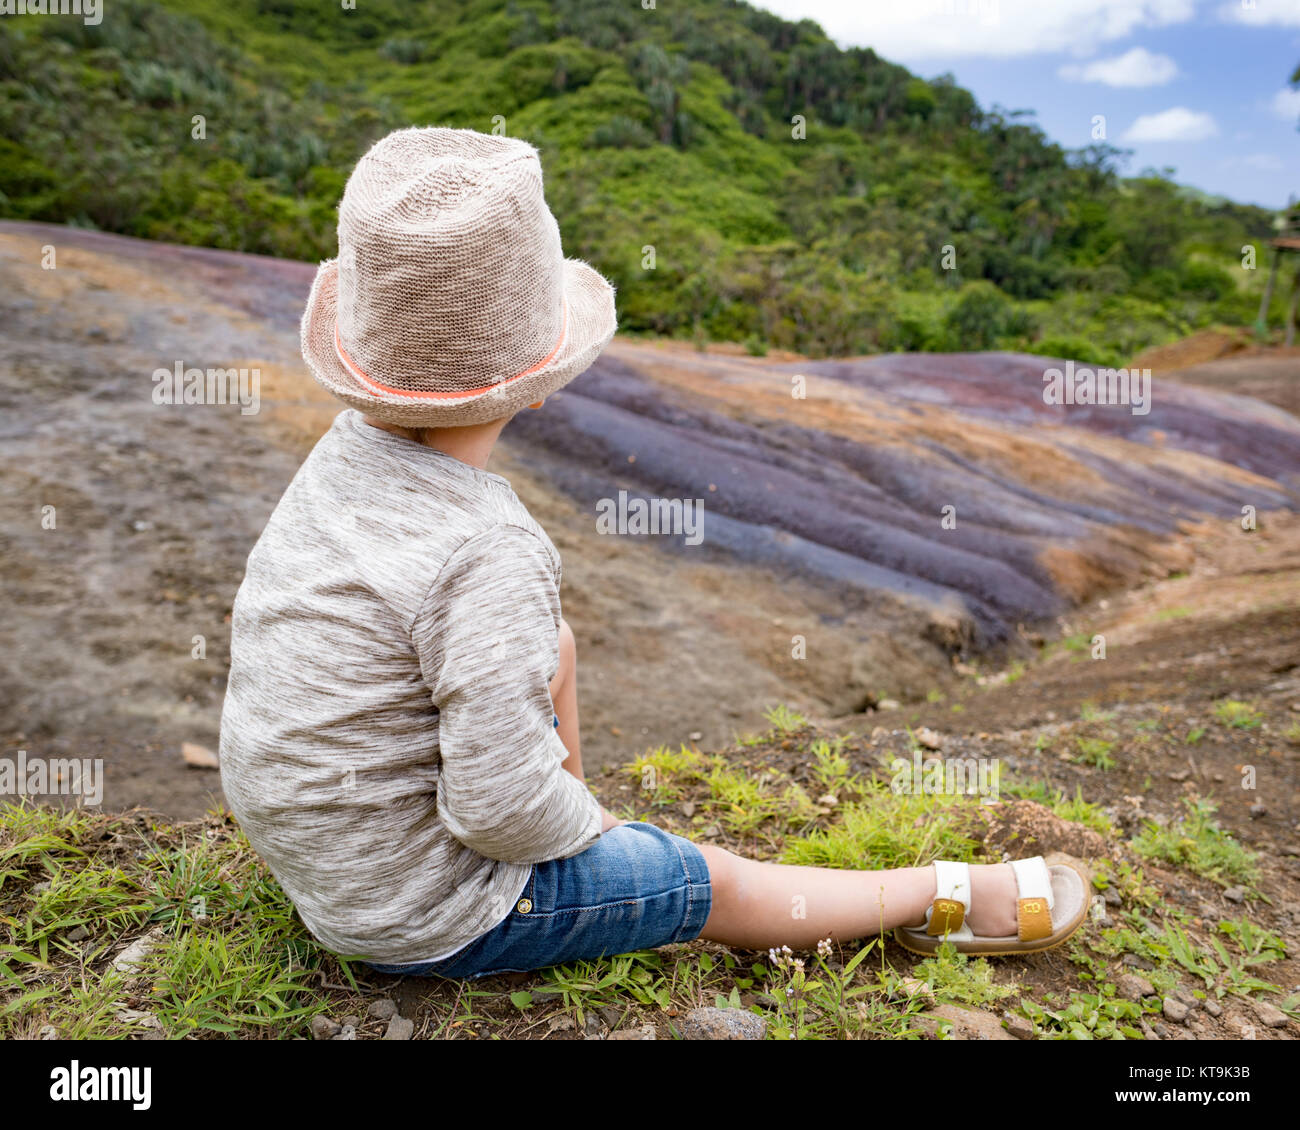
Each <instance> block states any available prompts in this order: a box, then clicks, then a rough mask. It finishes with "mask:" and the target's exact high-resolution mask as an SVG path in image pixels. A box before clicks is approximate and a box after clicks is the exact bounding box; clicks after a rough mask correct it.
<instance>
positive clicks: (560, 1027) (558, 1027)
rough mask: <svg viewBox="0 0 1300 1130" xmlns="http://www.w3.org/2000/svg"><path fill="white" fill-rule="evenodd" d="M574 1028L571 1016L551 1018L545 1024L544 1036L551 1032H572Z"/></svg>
mask: <svg viewBox="0 0 1300 1130" xmlns="http://www.w3.org/2000/svg"><path fill="white" fill-rule="evenodd" d="M575 1027H576V1025H575V1024H574V1023H573V1017H572V1016H552V1017H551V1018H550V1020H548V1021H547V1022H546V1034H547V1035H548V1036H549V1035H550V1034H551V1033H552V1032H572V1031H573V1029H574V1028H575Z"/></svg>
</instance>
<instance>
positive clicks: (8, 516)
mask: <svg viewBox="0 0 1300 1130" xmlns="http://www.w3.org/2000/svg"><path fill="white" fill-rule="evenodd" d="M47 246H53V247H55V248H56V250H57V253H58V266H57V269H55V270H44V269H42V265H41V260H42V255H43V249H44V248H45V247H47ZM312 272H313V268H312V267H311V265H308V264H298V263H286V262H282V261H278V260H270V259H262V258H258V257H254V256H241V255H234V254H229V253H222V252H213V251H206V250H204V249H195V248H179V247H169V246H167V245H160V244H148V243H143V242H141V241H134V240H129V239H125V238H122V237H114V236H107V235H102V234H100V233H93V232H77V231H73V230H71V229H63V228H50V227H46V226H43V225H30V224H0V277H3V278H4V280H5V286H4V288H3V289H2V290H0V436H3V439H4V444H3V448H2V449H0V519H2V525H0V599H2V600H3V601H4V603H5V605H6V608H7V610H8V611H7V613H6V615H5V617H4V618H3V620H0V745H2V746H3V750H2V751H0V752H3V754H4V755H5V756H13V755H14V754H15V753H16V751H18V750H26V751H27V753H28V754H29V755H45V756H51V757H73V756H75V757H90V758H103V759H104V761H105V763H106V766H107V770H108V772H107V789H106V794H105V797H104V804H105V806H106V807H108V808H110V809H122V808H127V807H130V806H132V805H135V804H141V805H145V806H147V807H150V808H153V809H155V810H158V811H162V812H165V813H167V814H168V815H171V816H174V817H178V818H183V817H193V816H197V815H199V814H200V813H201V812H203V811H204V810H205V809H206V808H207V807H208V806H209V805H211V804H212V803H214V802H216V801H219V800H220V799H221V798H220V793H219V789H218V784H217V777H216V774H215V773H212V772H211V771H205V770H197V769H192V768H187V767H186V765H185V763H184V762H183V760H182V758H181V746H182V743H184V742H194V743H198V744H199V745H202V746H205V747H209V748H215V747H216V739H217V729H218V724H219V717H220V707H221V701H222V696H223V693H224V685H225V672H226V667H227V664H228V658H229V614H230V607H231V603H232V601H233V598H234V594H235V591H236V589H237V587H238V584H239V580H240V578H241V576H242V571H243V564H244V561H245V559H246V557H247V554H248V551H249V549H250V548H251V546H252V544H253V542H254V541H255V539H256V537H257V534H258V532H259V531H260V529H261V526H262V524H263V523H264V521H265V519H266V517H267V515H268V514H269V513H270V511H271V509H272V508H273V506H274V504H275V502H276V500H277V499H278V497H279V495H280V493H281V491H282V490H283V489H284V486H285V485H286V484H287V483H288V481H289V479H290V478H291V477H292V475H293V473H294V471H295V470H296V468H297V466H298V464H299V462H300V461H301V459H302V457H303V455H304V454H305V453H306V452H307V450H309V449H310V446H311V444H312V443H313V442H314V441H315V439H316V437H317V436H319V435H320V434H321V432H323V431H324V430H325V428H326V427H328V425H329V422H330V421H331V419H332V418H333V416H334V414H335V413H336V412H337V411H338V406H337V405H336V404H335V403H334V402H333V401H331V400H330V399H329V398H328V397H327V396H326V395H325V394H324V393H323V391H321V390H320V389H319V387H318V386H316V385H315V383H314V382H313V381H311V380H310V378H309V377H308V376H307V375H306V373H305V371H304V369H303V366H302V363H301V360H300V358H299V356H298V350H297V333H296V320H297V317H298V313H299V311H300V309H301V295H302V293H303V292H305V289H306V287H307V286H308V285H309V283H310V280H311V276H312ZM1249 360H1250V359H1249V358H1246V359H1245V361H1249ZM177 361H179V362H182V363H183V364H185V365H187V366H188V365H197V366H204V367H206V366H210V365H220V366H223V367H225V366H235V365H244V366H256V367H257V368H258V369H259V371H260V374H261V386H260V395H261V404H260V410H259V411H258V413H256V414H255V415H244V414H242V413H241V411H240V408H239V406H238V405H202V406H199V407H198V408H196V409H195V410H192V411H191V410H184V409H183V408H182V407H181V406H175V405H163V406H159V405H157V404H155V403H153V401H152V399H151V393H152V391H153V387H154V386H153V382H152V380H151V374H152V373H153V372H154V371H155V370H156V369H157V368H158V367H159V366H163V367H168V368H170V367H171V366H172V365H173V364H174V363H175V362H177ZM1035 365H1039V367H1041V365H1040V363H1039V362H1037V361H1034V360H1033V359H1026V358H1018V357H1014V356H1011V355H1006V356H1003V355H951V356H947V357H934V356H921V357H904V356H901V355H900V356H893V357H887V358H868V359H850V360H849V361H846V362H835V363H826V362H821V363H816V364H814V363H807V364H805V363H803V362H800V361H799V360H798V359H794V358H791V357H788V356H774V357H771V358H764V359H757V358H749V357H744V356H741V355H740V354H739V353H738V351H736V350H734V349H718V350H716V351H710V352H708V353H706V354H700V353H698V352H696V351H695V350H693V349H691V348H690V347H688V346H683V345H680V344H673V343H652V342H645V341H622V340H619V341H616V343H615V345H614V346H613V347H612V348H611V349H610V351H609V352H608V354H607V355H606V356H605V357H603V358H602V359H601V362H600V365H599V371H598V372H597V371H595V370H593V374H592V375H591V377H590V379H589V380H588V378H586V377H584V378H582V382H585V383H581V382H580V383H577V384H575V385H574V386H573V388H572V390H571V391H566V392H565V393H562V394H560V395H559V396H557V397H556V398H554V400H553V402H552V403H550V404H548V406H547V410H546V411H544V412H540V413H530V414H526V415H527V417H528V419H527V420H525V421H523V422H519V421H517V422H516V424H512V425H511V430H510V431H509V432H508V433H507V439H506V442H505V444H504V446H503V448H502V449H501V451H500V455H499V459H497V460H496V461H495V462H494V469H496V470H499V471H501V472H502V473H504V474H506V475H507V476H508V477H509V478H510V479H511V481H512V483H513V484H514V485H515V487H516V489H517V491H518V492H519V494H520V497H521V498H522V499H523V500H524V502H525V503H526V504H527V505H528V507H529V508H530V510H532V512H533V513H534V514H535V515H536V516H537V517H538V519H539V520H540V521H541V522H542V524H543V525H544V526H546V528H547V529H548V530H549V531H550V532H551V534H552V537H553V539H554V540H555V542H556V544H557V546H558V547H559V549H560V551H561V553H562V555H563V558H564V567H565V583H564V590H563V600H564V608H565V614H566V616H567V617H568V619H569V620H570V622H571V623H572V624H573V626H574V628H575V631H576V632H577V636H578V642H579V652H580V697H581V701H582V704H583V728H584V746H585V748H584V755H585V760H586V761H587V763H588V765H590V766H592V767H596V768H599V767H600V766H602V765H614V764H620V763H623V762H626V761H627V760H629V759H630V758H632V757H633V756H635V755H636V754H638V753H640V752H642V751H643V750H645V749H646V748H648V747H652V746H655V745H658V744H662V743H668V744H676V743H679V742H687V741H692V740H694V741H698V742H700V743H702V744H703V745H705V746H721V745H724V744H726V743H728V742H730V741H731V740H732V739H733V738H734V736H735V735H736V733H737V732H742V731H752V730H757V729H760V728H762V718H763V712H764V710H765V709H766V708H768V707H770V706H772V705H773V704H775V703H787V704H790V705H792V706H794V707H797V708H799V709H800V710H802V711H803V712H804V713H806V714H807V715H809V716H810V717H813V718H820V719H833V718H850V719H856V721H857V722H858V723H862V722H864V721H865V720H868V719H871V718H873V717H874V715H870V714H865V713H864V711H868V710H870V708H871V707H872V706H873V705H874V704H875V703H877V702H879V701H880V700H882V699H889V698H894V699H898V700H899V701H901V702H903V703H904V704H906V703H909V702H914V701H919V700H923V699H924V698H925V696H926V694H927V693H928V692H929V691H932V690H934V691H938V692H941V693H943V694H949V693H952V692H953V690H954V688H956V687H958V686H960V685H961V684H962V682H963V680H962V678H961V677H960V676H959V675H957V674H956V673H955V671H956V668H955V667H954V660H957V661H962V662H974V661H976V660H977V659H978V660H979V661H981V662H984V663H985V664H989V663H1006V662H1011V661H1012V660H1014V659H1015V658H1016V657H1021V658H1027V657H1029V656H1031V655H1032V654H1033V651H1034V645H1033V643H1032V642H1030V641H1031V639H1032V638H1033V637H1034V636H1035V635H1042V636H1046V637H1053V636H1055V635H1057V634H1059V633H1060V632H1061V631H1063V630H1064V627H1063V624H1064V622H1065V621H1071V620H1074V619H1077V617H1078V616H1079V615H1081V613H1079V612H1078V611H1077V608H1078V607H1079V605H1080V604H1083V605H1085V606H1087V605H1088V604H1089V602H1092V604H1093V605H1094V606H1095V601H1096V600H1097V599H1099V598H1100V596H1101V595H1102V594H1107V593H1109V594H1112V595H1113V594H1115V593H1118V592H1120V591H1122V590H1123V589H1124V588H1126V587H1130V586H1134V585H1144V584H1148V583H1149V582H1150V581H1151V580H1152V579H1154V578H1161V577H1169V576H1171V575H1175V574H1177V573H1178V572H1179V571H1182V570H1186V569H1188V568H1189V567H1190V565H1191V562H1192V561H1193V559H1194V556H1195V553H1196V552H1198V550H1197V545H1198V543H1197V541H1196V537H1195V535H1194V534H1189V533H1188V532H1187V531H1194V530H1195V529H1196V521H1195V520H1196V519H1197V518H1198V516H1204V515H1206V514H1214V515H1217V516H1218V517H1217V518H1216V519H1215V520H1216V521H1219V522H1220V524H1222V523H1223V522H1225V521H1228V516H1229V515H1232V514H1235V513H1236V512H1237V511H1238V510H1239V508H1240V505H1241V501H1242V500H1243V499H1248V500H1251V501H1252V502H1253V503H1255V504H1258V508H1259V510H1260V512H1261V514H1267V513H1270V512H1271V511H1272V510H1275V509H1276V508H1278V507H1287V506H1294V505H1296V503H1297V499H1300V495H1297V490H1298V489H1300V424H1297V422H1296V421H1295V420H1294V419H1293V418H1292V417H1290V416H1289V415H1286V414H1285V413H1282V412H1279V411H1277V410H1276V409H1275V408H1272V407H1270V404H1280V403H1287V399H1286V398H1287V397H1288V396H1290V395H1291V392H1290V390H1291V389H1292V387H1293V385H1294V382H1293V380H1292V376H1293V374H1292V370H1291V369H1290V359H1289V358H1288V357H1281V356H1273V355H1268V356H1264V357H1260V358H1256V359H1255V360H1254V368H1253V369H1251V370H1250V373H1251V374H1253V375H1250V376H1249V382H1250V383H1249V389H1250V391H1251V393H1252V395H1253V396H1256V397H1259V398H1260V399H1259V400H1228V399H1224V398H1217V397H1214V396H1208V397H1207V396H1206V395H1204V394H1203V393H1202V392H1201V391H1200V390H1199V389H1193V385H1194V384H1195V381H1194V380H1193V379H1192V377H1191V376H1189V377H1188V379H1187V381H1186V382H1180V383H1184V387H1185V388H1187V389H1189V390H1192V391H1188V392H1186V393H1184V392H1179V391H1176V390H1172V388H1171V391H1169V392H1168V394H1166V395H1163V396H1162V397H1161V398H1158V399H1157V403H1156V408H1155V410H1154V411H1153V413H1152V415H1151V416H1149V417H1145V418H1141V417H1130V416H1128V415H1124V416H1122V417H1115V416H1112V417H1109V418H1105V419H1103V418H1101V417H1100V416H1099V415H1098V414H1097V413H1093V414H1091V415H1090V416H1089V415H1086V414H1085V415H1084V416H1081V417H1079V418H1078V419H1077V422H1076V421H1074V420H1073V419H1072V420H1063V419H1062V418H1061V417H1060V416H1059V413H1054V412H1049V411H1046V410H1045V409H1044V407H1043V405H1042V403H1041V397H1037V398H1035V397H1028V398H1027V397H1026V396H1025V395H1024V384H1025V382H1026V381H1028V382H1029V383H1030V384H1031V385H1034V386H1036V385H1037V378H1036V376H1035V374H1034V372H1033V371H1032V370H1033V369H1034V366H1035ZM795 369H800V370H806V375H807V380H808V381H809V387H810V389H811V390H812V391H811V392H810V395H809V397H808V399H807V400H806V401H803V402H800V401H792V399H791V395H790V386H791V378H792V375H799V374H795V373H794V372H793V370H795ZM1198 379H1199V378H1198ZM1205 379H1206V380H1207V381H1210V378H1205ZM1241 379H1242V380H1245V379H1246V378H1245V377H1243V378H1241ZM1211 383H1212V382H1211ZM1233 391H1239V388H1237V387H1234V390H1233ZM1247 467H1250V468H1252V469H1250V470H1247V469H1243V468H1247ZM621 488H626V489H629V490H631V491H640V492H641V493H644V494H659V495H665V496H668V497H674V496H681V497H695V496H700V497H704V498H706V499H707V500H708V502H709V506H710V507H711V509H710V511H709V514H710V517H709V522H710V525H709V527H708V528H709V534H708V538H707V539H706V544H705V545H704V546H703V547H701V551H700V552H689V551H687V550H685V549H684V548H683V547H682V546H681V545H680V544H668V539H664V544H661V545H660V544H650V543H648V542H647V541H645V540H638V539H635V538H629V537H604V536H598V535H597V533H596V532H595V531H594V529H593V525H592V520H591V514H592V505H593V501H594V500H595V499H598V498H601V497H604V496H608V495H610V494H612V493H613V492H615V491H617V490H618V489H621ZM950 499H953V500H955V501H956V505H957V507H958V509H959V511H960V513H961V514H962V515H963V518H962V522H961V523H960V524H959V526H958V528H957V529H956V530H955V531H945V530H942V529H941V527H940V523H939V521H938V515H939V514H940V511H941V507H942V506H943V505H945V504H946V501H947V500H950ZM47 508H52V509H50V510H49V513H50V514H51V515H53V516H54V524H53V526H52V528H47V527H46V525H45V524H44V521H43V519H44V516H45V515H46V513H47ZM1268 536H1271V534H1270V525H1268V524H1265V526H1264V528H1263V529H1262V530H1261V531H1260V536H1259V538H1258V539H1257V540H1256V541H1255V542H1252V543H1251V544H1252V545H1262V544H1266V543H1267V541H1266V539H1267V537H1268ZM1294 595H1295V594H1294V593H1293V592H1292V593H1291V594H1289V596H1288V597H1287V599H1288V600H1289V601H1290V607H1291V608H1292V609H1294V608H1295V604H1296V602H1295V600H1294ZM1205 599H1207V600H1210V601H1211V604H1212V606H1213V607H1215V608H1216V609H1217V608H1218V607H1219V603H1220V597H1219V594H1218V591H1217V590H1216V589H1215V588H1214V587H1213V586H1211V588H1210V589H1209V590H1207V594H1206V597H1205ZM1276 617H1277V618H1278V619H1280V620H1285V618H1286V617H1285V613H1283V612H1278V613H1277V614H1276ZM1251 623H1254V621H1251ZM1206 631H1215V632H1219V633H1221V634H1222V635H1223V636H1224V639H1223V641H1222V645H1221V646H1222V648H1223V649H1224V654H1222V655H1221V654H1220V653H1219V652H1218V651H1217V650H1216V649H1214V648H1211V647H1210V645H1209V643H1208V642H1207V643H1206V654H1207V655H1209V656H1211V658H1210V659H1202V660H1198V663H1199V664H1200V666H1199V667H1198V668H1197V673H1198V676H1200V677H1202V678H1216V679H1217V678H1219V677H1220V673H1222V672H1227V674H1226V675H1225V676H1224V677H1225V678H1226V679H1227V681H1228V682H1231V681H1232V679H1233V678H1236V671H1237V668H1236V667H1235V666H1234V664H1235V663H1236V660H1234V659H1233V658H1232V655H1228V654H1226V652H1230V651H1231V652H1234V653H1235V650H1236V649H1241V648H1245V650H1244V651H1243V652H1241V655H1242V656H1243V658H1242V659H1241V665H1242V666H1243V667H1244V666H1246V665H1248V661H1247V659H1245V658H1244V657H1245V656H1249V655H1251V654H1252V653H1253V649H1254V646H1255V645H1254V644H1253V643H1250V642H1243V641H1241V640H1240V639H1238V638H1237V635H1238V633H1239V632H1240V631H1241V629H1240V627H1239V626H1236V625H1228V624H1221V625H1219V626H1218V627H1214V628H1207V629H1206ZM797 638H801V639H803V640H804V641H805V644H806V655H805V657H804V658H802V659H797V658H795V656H794V654H793V647H792V645H793V644H794V643H795V641H796V639H797ZM1144 646H1145V645H1144ZM1150 646H1153V647H1155V646H1157V645H1150ZM1159 646H1164V645H1163V644H1162V645H1159ZM1216 646H1217V645H1216ZM1215 656H1217V657H1218V658H1214V657H1215ZM1151 662H1156V663H1159V662H1163V660H1162V659H1161V658H1160V657H1159V656H1158V655H1157V654H1156V653H1155V652H1153V653H1152V659H1151ZM1107 669H1108V670H1109V669H1110V668H1107ZM1078 674H1079V672H1078V670H1072V672H1071V677H1077V676H1078ZM1018 685H1019V684H1017V686H1018ZM1008 690H1014V688H1008ZM1021 693H1025V692H1024V691H1023V690H1022V692H1021ZM1098 693H1101V692H1100V691H1098ZM1043 694H1044V695H1045V696H1047V697H1045V698H1044V699H1043V701H1044V702H1049V701H1050V691H1049V690H1044V692H1043ZM1032 701H1036V700H1031V701H1026V703H1025V704H1024V708H1025V709H1029V708H1030V706H1032ZM1019 708H1020V707H1019V706H1018V705H1017V702H1016V701H1015V700H1014V699H1011V700H1008V703H1007V709H1008V710H1013V711H1014V710H1016V709H1019ZM1045 709H1051V707H1050V706H1046V707H1045ZM998 728H999V729H1005V728H1006V726H1005V724H1004V725H1001V726H999V727H998ZM696 735H698V737H696Z"/></svg>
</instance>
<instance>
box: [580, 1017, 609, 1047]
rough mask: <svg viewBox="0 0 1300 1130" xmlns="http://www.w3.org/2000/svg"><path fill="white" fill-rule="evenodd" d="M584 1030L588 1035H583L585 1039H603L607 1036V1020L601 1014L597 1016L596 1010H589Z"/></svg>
mask: <svg viewBox="0 0 1300 1130" xmlns="http://www.w3.org/2000/svg"><path fill="white" fill-rule="evenodd" d="M583 1030H584V1031H585V1032H586V1035H585V1036H584V1037H583V1039H586V1040H603V1039H604V1038H605V1032H606V1031H607V1028H606V1025H605V1022H604V1021H603V1020H602V1019H601V1018H600V1017H599V1016H597V1015H596V1014H595V1013H594V1012H589V1013H587V1019H586V1022H585V1023H584V1024H583Z"/></svg>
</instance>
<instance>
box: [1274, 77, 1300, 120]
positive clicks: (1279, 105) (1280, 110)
mask: <svg viewBox="0 0 1300 1130" xmlns="http://www.w3.org/2000/svg"><path fill="white" fill-rule="evenodd" d="M1269 109H1271V110H1272V111H1273V113H1274V114H1276V115H1277V116H1278V117H1279V118H1282V119H1283V120H1284V121H1288V122H1294V121H1295V120H1296V119H1297V118H1300V90H1296V89H1295V88H1293V87H1288V86H1284V87H1283V88H1282V89H1281V90H1279V91H1278V92H1277V93H1276V94H1275V95H1273V101H1272V102H1270V103H1269Z"/></svg>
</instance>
